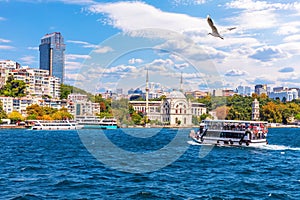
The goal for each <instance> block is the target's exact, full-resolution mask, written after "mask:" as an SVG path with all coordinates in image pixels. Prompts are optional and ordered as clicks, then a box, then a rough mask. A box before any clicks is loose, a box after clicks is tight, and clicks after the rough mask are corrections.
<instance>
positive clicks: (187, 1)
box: [172, 0, 209, 6]
mask: <svg viewBox="0 0 300 200" xmlns="http://www.w3.org/2000/svg"><path fill="white" fill-rule="evenodd" d="M208 1H209V0H172V4H174V5H175V6H181V5H201V4H205V3H207V2H208Z"/></svg>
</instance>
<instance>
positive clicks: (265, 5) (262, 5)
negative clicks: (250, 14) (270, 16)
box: [226, 0, 300, 11]
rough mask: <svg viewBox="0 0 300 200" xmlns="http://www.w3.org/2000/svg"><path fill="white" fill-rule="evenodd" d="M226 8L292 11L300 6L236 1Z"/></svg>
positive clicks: (247, 0)
mask: <svg viewBox="0 0 300 200" xmlns="http://www.w3.org/2000/svg"><path fill="white" fill-rule="evenodd" d="M226 6H228V7H230V8H237V9H245V10H248V11H254V10H266V9H268V10H269V9H271V10H291V9H294V10H296V9H298V8H299V6H300V4H299V3H298V2H294V3H269V2H267V1H253V0H234V1H231V2H230V3H226Z"/></svg>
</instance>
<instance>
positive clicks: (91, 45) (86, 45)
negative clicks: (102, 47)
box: [67, 40, 98, 48]
mask: <svg viewBox="0 0 300 200" xmlns="http://www.w3.org/2000/svg"><path fill="white" fill-rule="evenodd" d="M67 42H68V43H72V44H79V45H82V47H83V48H98V45H95V44H90V43H88V42H84V41H78V40H67Z"/></svg>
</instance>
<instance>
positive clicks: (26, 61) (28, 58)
mask: <svg viewBox="0 0 300 200" xmlns="http://www.w3.org/2000/svg"><path fill="white" fill-rule="evenodd" d="M20 60H21V61H22V63H23V64H33V63H36V62H37V60H36V58H35V57H34V56H24V57H22V58H20Z"/></svg>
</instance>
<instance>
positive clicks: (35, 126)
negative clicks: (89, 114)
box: [25, 120, 83, 130]
mask: <svg viewBox="0 0 300 200" xmlns="http://www.w3.org/2000/svg"><path fill="white" fill-rule="evenodd" d="M25 123H26V126H27V127H29V129H30V130H76V129H81V128H83V126H82V125H79V124H77V123H76V122H75V121H69V120H28V121H26V122H25Z"/></svg>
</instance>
